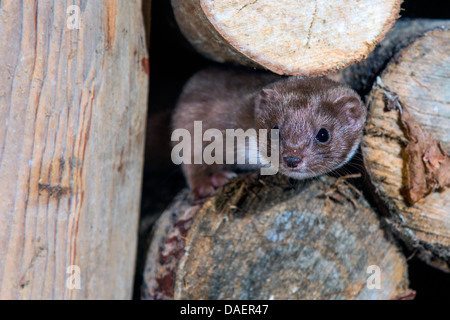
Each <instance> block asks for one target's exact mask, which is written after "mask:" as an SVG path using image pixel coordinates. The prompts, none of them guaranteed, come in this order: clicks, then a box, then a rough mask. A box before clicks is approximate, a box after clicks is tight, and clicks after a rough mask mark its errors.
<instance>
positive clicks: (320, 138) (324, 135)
mask: <svg viewBox="0 0 450 320" xmlns="http://www.w3.org/2000/svg"><path fill="white" fill-rule="evenodd" d="M316 140H317V142H320V143H327V142H328V141H329V140H330V132H328V130H327V129H325V128H322V129H320V130H319V132H318V133H317V136H316Z"/></svg>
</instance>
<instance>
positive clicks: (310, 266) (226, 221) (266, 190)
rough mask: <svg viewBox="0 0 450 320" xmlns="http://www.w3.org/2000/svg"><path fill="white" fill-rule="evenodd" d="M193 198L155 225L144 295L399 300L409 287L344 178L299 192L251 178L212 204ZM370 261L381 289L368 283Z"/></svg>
mask: <svg viewBox="0 0 450 320" xmlns="http://www.w3.org/2000/svg"><path fill="white" fill-rule="evenodd" d="M333 199H334V200H333ZM190 201H191V200H190V199H189V198H188V197H187V192H185V193H182V194H180V195H179V197H178V198H177V199H176V200H175V201H174V203H173V205H172V206H170V207H169V208H168V209H167V210H166V212H165V213H164V214H163V215H162V217H161V219H160V220H159V222H158V224H157V226H156V229H155V233H154V237H153V242H152V246H151V248H150V250H149V254H148V257H147V266H146V271H145V274H144V278H145V288H144V291H143V297H145V298H150V299H170V298H175V299H391V298H395V297H397V296H398V295H400V294H401V293H402V292H404V291H405V290H407V287H408V280H407V270H406V262H405V259H404V257H403V256H402V255H401V254H400V253H399V252H398V250H397V248H396V246H395V245H393V244H392V243H391V241H390V240H388V238H387V237H386V235H384V233H383V231H382V230H381V229H380V225H379V220H378V217H377V215H376V214H375V212H374V211H373V210H372V209H371V208H370V206H369V205H368V204H367V202H366V201H365V200H364V198H362V197H360V196H359V195H358V194H357V192H355V191H354V190H353V188H351V187H349V185H348V184H347V183H345V181H344V180H339V181H336V179H334V178H331V177H326V176H323V177H320V178H318V179H316V180H315V181H310V182H300V183H299V185H298V186H297V187H296V188H292V186H291V185H289V184H288V183H287V178H285V177H282V176H276V177H265V178H258V177H257V175H256V174H251V175H249V176H247V177H245V178H240V179H237V180H234V181H233V182H232V183H231V184H229V185H226V186H225V187H224V189H223V190H222V191H221V192H219V193H218V194H217V195H216V196H214V197H213V198H212V199H210V200H209V201H207V202H206V203H205V204H203V205H199V204H196V205H192V204H191V203H190ZM371 265H377V266H379V267H380V271H381V289H380V290H376V289H374V290H371V289H369V288H368V287H367V279H368V277H369V276H370V274H368V273H367V269H368V267H369V266H371Z"/></svg>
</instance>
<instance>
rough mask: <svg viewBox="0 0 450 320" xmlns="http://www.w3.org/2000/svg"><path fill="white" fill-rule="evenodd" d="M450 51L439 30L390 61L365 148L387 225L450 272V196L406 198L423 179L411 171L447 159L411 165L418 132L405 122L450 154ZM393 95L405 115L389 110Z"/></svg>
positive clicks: (372, 98)
mask: <svg viewBox="0 0 450 320" xmlns="http://www.w3.org/2000/svg"><path fill="white" fill-rule="evenodd" d="M449 51H450V31H448V30H447V31H444V30H436V31H433V32H429V33H427V34H426V35H425V36H422V37H420V38H417V39H416V40H415V41H413V42H412V43H411V44H410V45H409V46H408V47H406V48H405V49H404V50H402V51H401V52H400V53H399V55H397V56H396V57H394V59H392V60H391V62H390V63H389V64H388V66H387V67H386V69H385V70H384V71H383V73H382V74H381V76H380V80H381V82H380V85H378V86H375V87H374V88H373V90H372V91H371V92H370V95H369V96H368V107H369V115H368V120H367V126H366V134H365V136H364V139H363V143H362V150H363V155H364V162H365V166H366V168H367V170H368V173H369V175H370V178H371V181H372V183H373V187H374V190H375V193H376V194H375V195H374V196H375V197H379V199H378V200H379V201H378V203H379V204H380V205H381V209H382V210H383V211H384V212H385V214H386V216H387V223H388V224H389V225H390V226H391V228H392V229H393V230H394V231H395V233H396V234H398V235H399V236H400V237H401V238H402V239H403V240H404V241H405V243H406V244H408V246H410V247H412V248H414V249H417V251H418V252H419V255H420V256H421V257H422V258H424V259H425V260H426V261H428V262H429V263H431V264H433V265H435V266H437V267H440V268H441V269H443V270H447V271H448V270H450V269H449V265H448V263H449V261H450V191H449V190H448V189H446V190H436V191H435V192H431V194H429V195H426V194H424V195H423V199H420V201H419V202H417V203H414V204H413V205H412V204H411V201H410V196H408V194H410V192H413V191H414V190H415V189H414V188H416V187H417V186H413V189H411V186H409V182H408V181H410V179H417V178H419V173H420V172H419V173H417V172H412V171H411V170H412V168H413V167H414V166H418V165H420V164H421V162H422V161H423V164H424V166H423V167H424V168H428V169H429V167H431V166H435V165H436V166H437V167H439V166H441V165H444V162H443V161H444V158H445V157H444V158H442V157H441V156H439V159H437V161H436V162H435V163H432V164H431V165H430V164H428V163H427V161H429V159H426V157H427V153H426V150H423V151H421V154H418V158H417V161H415V160H414V161H415V163H410V161H412V160H411V159H413V158H411V157H412V156H413V155H412V154H411V152H410V151H408V150H410V149H408V145H409V144H414V143H417V142H418V140H417V139H416V138H413V139H412V140H413V141H410V140H411V139H410V138H409V137H410V136H411V133H414V132H412V131H411V130H414V131H417V130H416V129H414V128H413V127H412V129H408V131H405V130H406V129H405V127H404V123H403V122H404V121H405V116H406V115H409V116H410V117H411V119H412V120H411V121H415V122H417V123H418V124H419V125H420V127H421V130H425V131H427V132H429V133H430V134H431V135H432V136H433V138H434V139H435V140H436V141H440V142H441V146H442V149H443V150H444V151H446V152H447V153H448V152H449V151H450V136H449V134H448V130H449V124H450V122H449V119H450V108H449V106H450V95H449V93H450V76H449V75H450V57H449V55H448V52H449ZM386 91H389V92H387V93H386ZM393 95H398V101H399V103H400V105H401V107H402V114H400V111H398V110H391V111H389V109H390V105H391V104H395V101H394V103H393V100H395V97H394V99H393V98H392V96H393ZM402 121H403V122H402ZM409 124H411V123H409ZM426 170H427V169H426ZM447 171H448V169H447ZM422 173H423V172H422ZM433 183H439V181H434V182H433ZM440 183H441V184H442V183H443V181H440ZM441 187H442V186H441Z"/></svg>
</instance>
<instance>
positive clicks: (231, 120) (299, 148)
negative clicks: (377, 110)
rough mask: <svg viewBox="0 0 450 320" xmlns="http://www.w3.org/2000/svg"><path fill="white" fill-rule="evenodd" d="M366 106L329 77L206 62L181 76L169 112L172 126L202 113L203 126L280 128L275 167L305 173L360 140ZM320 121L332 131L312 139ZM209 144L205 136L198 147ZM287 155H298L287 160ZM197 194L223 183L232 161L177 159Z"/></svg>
mask: <svg viewBox="0 0 450 320" xmlns="http://www.w3.org/2000/svg"><path fill="white" fill-rule="evenodd" d="M365 117H366V108H365V107H364V106H363V104H362V103H361V100H360V98H359V96H358V95H357V94H356V93H355V92H354V91H353V90H351V89H349V88H348V87H346V86H344V85H342V84H340V83H337V82H334V81H332V80H329V79H327V78H309V77H290V78H286V77H280V76H276V75H273V74H268V73H262V72H256V71H253V72H252V71H243V70H235V69H231V70H230V69H228V70H224V69H219V68H210V69H206V70H203V71H201V72H199V73H197V74H196V75H194V76H193V77H192V78H191V79H190V80H189V81H188V83H187V84H186V86H185V88H184V89H183V92H182V94H181V96H180V98H179V101H178V104H177V107H176V110H175V114H174V116H173V123H172V125H173V129H177V128H184V129H188V130H189V131H190V132H191V133H192V134H193V125H194V121H200V120H201V121H203V131H205V130H207V129H209V128H217V129H219V130H221V131H222V132H223V135H224V138H225V130H226V129H238V128H241V129H243V130H247V129H250V128H254V129H256V130H258V129H267V130H269V132H270V129H272V128H273V127H274V126H279V128H280V169H279V170H280V172H281V173H282V174H284V175H287V176H290V177H293V178H297V179H303V178H308V177H312V176H317V175H320V174H324V173H326V172H329V171H332V170H334V169H337V168H338V167H340V166H342V165H343V164H345V162H347V161H348V160H349V159H350V158H351V156H352V155H353V153H354V152H355V150H356V147H357V146H358V144H359V141H360V138H361V134H362V129H363V126H364V122H365ZM320 128H327V129H328V130H329V132H330V133H331V140H330V141H329V142H328V143H324V144H321V143H318V142H317V141H316V140H315V137H316V135H317V132H318V130H319V129H320ZM207 144H208V142H205V143H204V145H203V148H204V147H205V146H206V145H207ZM285 157H298V158H300V159H301V163H300V164H299V166H298V167H297V168H289V167H288V166H287V165H286V161H285V160H284V159H285ZM183 170H184V173H185V176H186V178H187V180H188V182H189V185H190V187H191V188H192V189H193V191H194V194H195V196H196V197H197V198H200V197H204V196H208V195H210V194H211V193H213V192H214V189H215V188H216V187H218V186H221V185H223V184H224V183H226V182H227V181H228V180H229V179H230V178H232V174H230V173H229V172H230V170H233V166H231V165H217V164H214V165H206V164H201V165H194V164H192V165H183Z"/></svg>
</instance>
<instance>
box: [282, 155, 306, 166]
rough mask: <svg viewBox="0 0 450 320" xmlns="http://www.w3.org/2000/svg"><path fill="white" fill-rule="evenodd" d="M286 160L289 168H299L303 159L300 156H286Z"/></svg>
mask: <svg viewBox="0 0 450 320" xmlns="http://www.w3.org/2000/svg"><path fill="white" fill-rule="evenodd" d="M284 161H286V163H287V166H288V167H289V168H297V166H298V164H299V163H300V162H301V161H302V160H301V159H299V158H294V157H284Z"/></svg>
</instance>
